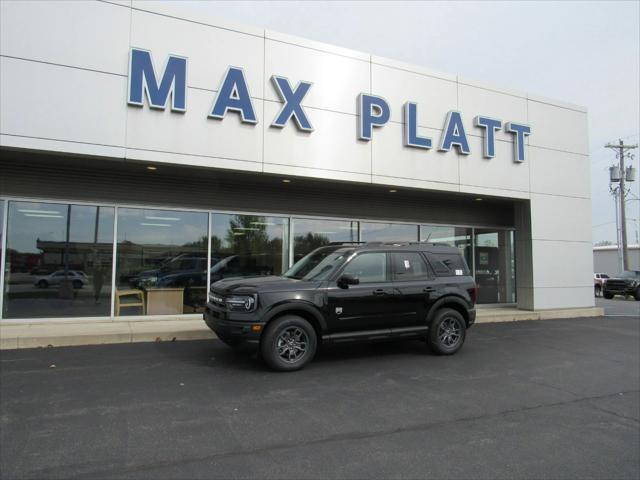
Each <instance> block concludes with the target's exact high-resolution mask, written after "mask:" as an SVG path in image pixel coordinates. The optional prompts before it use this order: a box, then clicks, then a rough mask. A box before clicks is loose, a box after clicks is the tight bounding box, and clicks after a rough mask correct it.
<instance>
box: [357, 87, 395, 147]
mask: <svg viewBox="0 0 640 480" xmlns="http://www.w3.org/2000/svg"><path fill="white" fill-rule="evenodd" d="M390 116H391V109H390V108H389V104H388V103H387V101H386V100H385V99H384V98H382V97H377V96H375V95H369V94H367V93H361V94H360V95H358V138H359V139H360V140H371V133H372V131H373V127H381V126H383V125H384V124H385V123H387V122H388V121H389V117H390Z"/></svg>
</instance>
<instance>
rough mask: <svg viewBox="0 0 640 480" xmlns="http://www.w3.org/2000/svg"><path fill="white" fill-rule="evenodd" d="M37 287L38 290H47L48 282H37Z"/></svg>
mask: <svg viewBox="0 0 640 480" xmlns="http://www.w3.org/2000/svg"><path fill="white" fill-rule="evenodd" d="M38 286H39V287H40V288H47V287H48V286H49V282H47V281H46V280H40V281H39V282H38Z"/></svg>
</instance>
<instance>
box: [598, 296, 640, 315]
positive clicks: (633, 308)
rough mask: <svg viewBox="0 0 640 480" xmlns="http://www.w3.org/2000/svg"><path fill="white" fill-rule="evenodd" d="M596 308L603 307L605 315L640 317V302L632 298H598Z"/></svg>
mask: <svg viewBox="0 0 640 480" xmlns="http://www.w3.org/2000/svg"><path fill="white" fill-rule="evenodd" d="M596 307H603V308H604V314H605V315H610V316H623V317H624V316H627V315H629V316H632V317H633V316H635V317H640V302H638V301H637V300H634V299H633V298H632V297H629V298H624V297H621V296H619V295H617V296H615V297H613V298H612V299H610V300H607V299H606V298H602V297H598V298H596Z"/></svg>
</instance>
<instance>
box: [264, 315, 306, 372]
mask: <svg viewBox="0 0 640 480" xmlns="http://www.w3.org/2000/svg"><path fill="white" fill-rule="evenodd" d="M289 342H291V343H289ZM317 348H318V339H317V336H316V331H315V330H314V328H313V326H311V324H310V323H309V322H307V321H306V320H305V319H304V318H302V317H298V316H295V315H284V316H282V317H279V318H276V319H275V320H273V321H271V322H270V323H269V324H268V325H267V328H266V331H265V332H264V333H263V334H262V339H261V341H260V353H261V354H262V358H263V360H264V361H265V362H266V364H267V365H268V366H269V367H271V368H272V369H274V370H279V371H283V372H291V371H293V370H299V369H301V368H302V367H304V366H305V365H306V364H307V363H309V362H310V361H311V360H313V357H314V356H315V354H316V350H317Z"/></svg>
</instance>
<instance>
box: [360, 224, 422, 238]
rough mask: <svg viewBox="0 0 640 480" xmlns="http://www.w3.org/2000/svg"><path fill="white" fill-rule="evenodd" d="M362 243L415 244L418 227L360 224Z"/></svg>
mask: <svg viewBox="0 0 640 480" xmlns="http://www.w3.org/2000/svg"><path fill="white" fill-rule="evenodd" d="M360 231H361V233H360V235H361V238H362V241H363V242H417V241H418V226H417V225H403V224H401V223H376V222H362V223H360Z"/></svg>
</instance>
